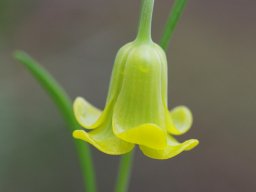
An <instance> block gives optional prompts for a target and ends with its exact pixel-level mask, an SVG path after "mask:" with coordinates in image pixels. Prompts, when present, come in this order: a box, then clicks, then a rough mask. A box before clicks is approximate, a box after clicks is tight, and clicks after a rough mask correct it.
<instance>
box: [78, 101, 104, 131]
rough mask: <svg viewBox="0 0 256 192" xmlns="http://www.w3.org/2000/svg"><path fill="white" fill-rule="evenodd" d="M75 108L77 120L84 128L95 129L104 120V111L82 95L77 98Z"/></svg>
mask: <svg viewBox="0 0 256 192" xmlns="http://www.w3.org/2000/svg"><path fill="white" fill-rule="evenodd" d="M73 110H74V114H75V117H76V120H77V121H78V123H79V124H80V125H81V126H82V127H84V128H87V129H94V128H95V127H97V126H98V125H99V124H100V123H101V122H102V118H100V116H101V114H102V112H101V111H100V110H99V109H97V108H96V107H94V106H92V105H91V104H90V103H89V102H87V101H86V100H85V99H83V98H81V97H78V98H76V99H75V101H74V104H73Z"/></svg>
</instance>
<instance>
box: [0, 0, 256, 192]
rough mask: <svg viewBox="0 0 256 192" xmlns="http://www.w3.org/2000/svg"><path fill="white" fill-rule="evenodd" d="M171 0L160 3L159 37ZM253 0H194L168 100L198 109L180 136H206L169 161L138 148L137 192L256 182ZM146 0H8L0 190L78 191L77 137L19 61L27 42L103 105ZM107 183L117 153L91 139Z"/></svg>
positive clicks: (232, 189)
mask: <svg viewBox="0 0 256 192" xmlns="http://www.w3.org/2000/svg"><path fill="white" fill-rule="evenodd" d="M172 3H173V1H171V0H159V1H156V5H155V12H154V20H153V36H154V39H155V41H156V42H158V41H159V38H160V36H161V33H162V29H163V26H164V23H165V21H166V17H167V15H168V11H169V8H170V6H171V4H172ZM255 9H256V1H253V0H224V1H220V0H219V1H210V0H208V1H205V0H196V1H189V3H188V6H187V7H186V9H185V13H184V15H183V17H182V19H181V21H180V23H179V25H178V27H177V29H176V31H175V34H174V38H173V41H172V44H171V46H170V49H169V51H168V60H169V100H170V107H173V106H176V105H180V104H185V105H187V106H189V107H190V108H191V109H192V111H193V113H194V119H195V120H194V125H193V127H192V129H191V131H190V132H189V133H188V134H186V135H185V136H184V137H181V138H180V140H183V139H186V138H198V139H199V140H200V141H201V143H200V145H199V146H198V147H197V148H196V149H195V150H193V151H191V152H186V153H183V154H182V155H179V156H178V157H175V158H173V159H170V160H167V161H156V160H151V159H149V158H147V157H145V156H143V155H142V154H141V152H140V151H138V150H137V153H136V157H135V160H134V167H133V175H132V180H131V186H130V191H131V192H142V191H146V192H156V191H157V192H158V191H159V192H187V191H189V192H252V191H255V190H256V182H255V177H256V164H255V162H256V150H255V148H254V146H255V136H256V123H255V120H256V118H255V116H256V101H255V99H256V86H255V82H256V75H255V73H256V56H255V55H256V38H255V35H256V25H255V23H256V11H255ZM138 15H139V1H138V0H132V1H125V0H108V1H104V0H72V1H71V0H41V1H40V0H0V122H1V124H0V191H1V192H45V191H49V192H58V191H62V192H71V191H72V192H82V191H83V185H82V180H81V175H80V171H79V164H78V161H77V158H76V154H75V152H74V147H73V143H72V137H71V135H70V133H69V132H68V131H67V130H66V129H65V126H66V125H65V123H64V121H63V119H62V117H61V116H60V115H59V113H58V111H57V110H56V108H55V106H54V105H53V103H52V102H51V100H50V99H49V97H48V95H47V94H46V93H45V92H44V91H43V90H42V89H41V87H40V86H39V85H38V83H37V82H36V81H35V80H34V79H33V78H32V76H31V75H30V74H29V73H28V72H27V71H26V70H25V69H24V68H23V66H21V65H20V64H19V63H17V62H16V61H14V60H13V58H12V54H13V51H14V50H16V49H22V50H25V51H26V52H28V53H29V54H31V55H32V56H33V57H35V58H36V59H37V60H38V61H40V63H41V64H42V65H43V66H44V67H45V68H47V69H48V70H49V71H50V72H51V73H52V74H53V75H54V77H55V78H56V79H57V80H58V81H59V82H60V83H61V84H62V85H63V86H64V87H65V89H66V90H67V92H68V93H69V94H70V95H71V96H72V98H74V97H76V96H83V97H85V98H87V99H88V100H89V101H90V102H92V103H93V104H95V105H96V106H98V107H100V108H102V107H103V106H104V103H105V98H106V95H107V89H108V82H109V79H110V73H111V69H112V65H113V61H114V58H115V54H116V52H117V50H118V49H119V48H120V47H121V46H122V45H123V44H125V43H127V42H128V41H131V40H133V38H134V37H135V34H136V30H137V23H138ZM93 154H94V161H95V163H96V169H97V179H98V183H99V187H98V188H99V191H100V192H112V189H113V185H114V179H115V176H116V171H117V163H118V160H119V157H112V156H107V155H104V154H102V153H100V152H98V151H97V150H95V149H93Z"/></svg>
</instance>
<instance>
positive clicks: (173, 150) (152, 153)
mask: <svg viewBox="0 0 256 192" xmlns="http://www.w3.org/2000/svg"><path fill="white" fill-rule="evenodd" d="M167 143H168V144H167V147H166V148H165V149H164V150H155V149H152V148H148V147H145V146H142V145H140V149H141V151H142V152H143V154H144V155H146V156H148V157H150V158H153V159H169V158H172V157H174V156H176V155H178V154H180V153H181V152H183V151H189V150H191V149H193V148H194V147H196V146H197V145H198V144H199V141H198V140H196V139H189V140H187V141H185V142H183V143H179V142H178V141H177V140H175V139H174V138H173V137H171V136H168V139H167Z"/></svg>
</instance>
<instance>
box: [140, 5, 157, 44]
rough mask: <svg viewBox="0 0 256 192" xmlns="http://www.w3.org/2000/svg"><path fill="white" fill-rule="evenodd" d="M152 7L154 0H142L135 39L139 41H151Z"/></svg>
mask: <svg viewBox="0 0 256 192" xmlns="http://www.w3.org/2000/svg"><path fill="white" fill-rule="evenodd" d="M153 9H154V0H142V7H141V13H140V22H139V29H138V34H137V37H136V40H137V41H139V42H144V41H152V39H151V23H152V15H153Z"/></svg>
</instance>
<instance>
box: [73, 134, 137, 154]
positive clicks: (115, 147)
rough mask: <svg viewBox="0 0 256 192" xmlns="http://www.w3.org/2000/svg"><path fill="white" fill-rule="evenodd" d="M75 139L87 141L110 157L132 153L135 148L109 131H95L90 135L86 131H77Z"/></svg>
mask: <svg viewBox="0 0 256 192" xmlns="http://www.w3.org/2000/svg"><path fill="white" fill-rule="evenodd" d="M73 137H74V138H76V139H81V140H83V141H86V142H88V143H90V144H91V145H93V146H94V147H96V148H97V149H98V150H100V151H101V152H103V153H106V154H109V155H122V154H125V153H128V152H130V151H131V150H132V149H133V147H134V145H133V144H131V143H127V142H125V141H122V140H120V139H119V138H117V137H115V136H114V135H113V133H111V132H109V131H107V130H93V131H90V132H89V133H88V132H86V131H84V130H75V131H74V132H73Z"/></svg>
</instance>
